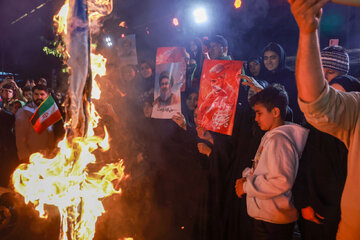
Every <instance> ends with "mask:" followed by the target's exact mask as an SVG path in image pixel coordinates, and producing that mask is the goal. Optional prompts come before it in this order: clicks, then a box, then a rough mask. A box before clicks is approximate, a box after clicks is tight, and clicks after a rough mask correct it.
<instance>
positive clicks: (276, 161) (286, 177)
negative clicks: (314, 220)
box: [243, 123, 308, 224]
mask: <svg viewBox="0 0 360 240" xmlns="http://www.w3.org/2000/svg"><path fill="white" fill-rule="evenodd" d="M307 136H308V130H307V129H305V128H303V127H301V126H300V125H297V124H292V123H287V124H286V125H282V126H280V127H277V128H274V129H273V130H271V131H268V132H267V133H266V134H265V135H264V136H263V137H262V139H261V143H260V146H259V148H258V150H257V152H256V155H255V159H254V166H253V168H251V169H250V168H246V169H245V170H244V171H243V177H246V182H245V183H244V185H243V187H244V191H245V193H246V195H247V196H246V200H247V201H246V202H247V211H248V214H249V215H250V216H251V217H253V218H255V219H258V220H262V221H265V222H271V223H276V224H286V223H291V222H294V221H296V220H297V218H298V212H297V210H296V209H295V207H294V206H293V203H292V193H291V188H292V186H293V184H294V181H295V178H296V174H297V170H298V166H299V159H300V157H301V154H302V152H303V150H304V147H305V143H306V139H307Z"/></svg>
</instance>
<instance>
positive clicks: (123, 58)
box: [118, 34, 138, 65]
mask: <svg viewBox="0 0 360 240" xmlns="http://www.w3.org/2000/svg"><path fill="white" fill-rule="evenodd" d="M118 47H119V50H118V56H119V58H120V64H121V65H127V64H132V65H137V64H138V60H137V54H136V40H135V34H131V35H127V36H124V37H121V38H119V39H118Z"/></svg>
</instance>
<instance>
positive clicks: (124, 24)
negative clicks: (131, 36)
mask: <svg viewBox="0 0 360 240" xmlns="http://www.w3.org/2000/svg"><path fill="white" fill-rule="evenodd" d="M119 27H123V28H127V26H126V22H125V21H122V22H121V23H119Z"/></svg>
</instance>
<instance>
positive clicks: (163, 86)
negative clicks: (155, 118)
mask: <svg viewBox="0 0 360 240" xmlns="http://www.w3.org/2000/svg"><path fill="white" fill-rule="evenodd" d="M160 92H161V94H163V95H165V96H166V95H168V94H169V93H170V92H171V85H170V80H169V79H168V78H163V79H161V81H160Z"/></svg>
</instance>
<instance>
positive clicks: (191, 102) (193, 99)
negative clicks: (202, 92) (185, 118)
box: [186, 92, 198, 111]
mask: <svg viewBox="0 0 360 240" xmlns="http://www.w3.org/2000/svg"><path fill="white" fill-rule="evenodd" d="M197 103H198V94H197V93H196V92H194V93H191V94H190V95H189V96H188V97H187V99H186V105H187V107H188V108H189V110H190V111H194V110H195V108H197Z"/></svg>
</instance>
